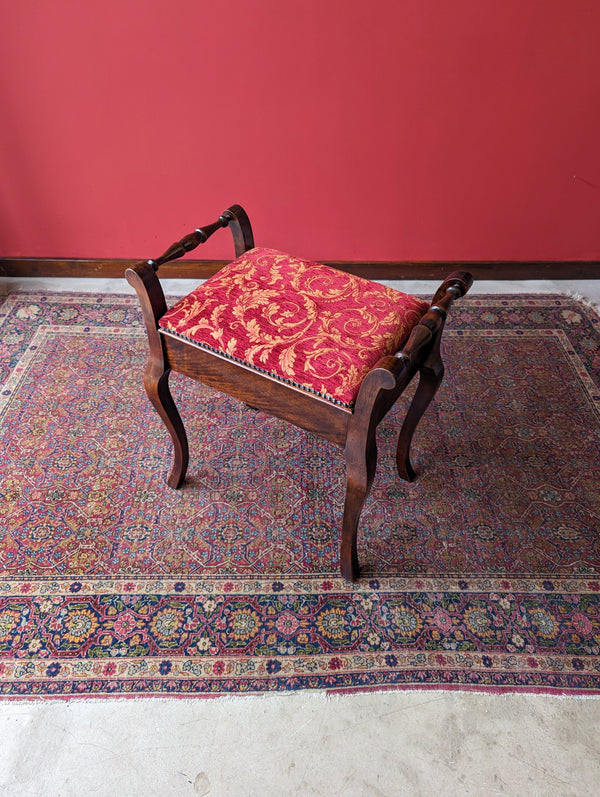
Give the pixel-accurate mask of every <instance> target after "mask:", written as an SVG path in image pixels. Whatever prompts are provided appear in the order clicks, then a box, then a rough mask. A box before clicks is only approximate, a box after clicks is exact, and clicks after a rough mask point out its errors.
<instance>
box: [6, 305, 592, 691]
mask: <svg viewBox="0 0 600 797" xmlns="http://www.w3.org/2000/svg"><path fill="white" fill-rule="evenodd" d="M145 357H146V342H145V336H144V333H143V330H142V327H141V319H140V314H139V310H138V305H137V301H136V299H135V298H133V297H129V296H104V297H95V296H92V295H89V294H62V293H55V294H52V293H46V294H44V293H38V292H36V293H30V294H26V293H14V294H10V295H9V296H8V297H5V299H4V301H3V304H2V306H1V307H0V358H1V362H0V382H1V387H0V435H1V447H0V695H3V696H5V697H6V696H8V697H31V696H58V697H69V696H76V695H80V696H94V695H97V696H106V695H110V694H116V695H119V696H127V695H131V696H134V695H176V696H185V695H218V694H223V693H231V692H235V693H243V692H268V691H277V690H294V689H329V690H342V691H345V690H366V689H382V688H388V687H420V688H427V687H432V688H458V689H479V690H492V691H495V690H512V691H517V690H519V691H529V692H535V691H550V692H557V693H561V692H566V693H579V694H582V693H599V692H600V655H599V654H600V611H599V593H600V535H599V533H598V532H599V531H600V491H598V489H597V485H598V481H599V478H600V387H599V385H600V382H599V376H600V318H599V317H598V316H597V315H596V314H595V313H594V312H593V311H592V310H591V309H589V308H587V307H586V306H584V305H583V304H580V303H578V302H577V301H575V300H573V299H570V298H568V297H564V296H548V295H541V296H540V295H527V296H474V297H472V298H469V297H467V298H466V299H463V300H462V301H461V303H460V304H459V305H458V306H457V307H456V308H455V310H454V311H453V314H452V317H451V320H450V323H449V326H448V330H447V333H446V338H445V345H444V357H445V360H446V366H447V372H446V374H447V375H446V379H445V382H444V383H443V385H442V388H441V389H440V392H439V394H438V398H437V399H436V401H435V402H434V404H433V405H432V406H431V407H430V408H429V410H428V411H427V413H426V415H425V418H424V419H423V422H422V425H421V426H420V428H419V430H418V432H417V436H416V439H415V442H414V446H413V455H414V461H415V465H416V469H417V471H418V472H419V474H420V478H419V479H418V480H417V481H416V482H415V483H413V484H405V483H403V482H401V481H399V479H398V477H397V475H396V471H395V463H394V454H395V442H396V434H397V429H398V428H399V424H400V422H401V419H402V417H403V412H404V411H405V408H406V406H407V402H408V401H409V398H410V396H407V397H406V398H405V399H404V401H402V400H401V401H399V402H398V405H397V407H396V408H395V409H394V410H393V411H392V412H391V413H390V414H389V415H388V417H387V418H386V420H385V421H384V422H383V424H382V425H381V426H380V428H379V441H380V443H379V451H380V457H379V468H378V474H377V479H376V482H375V484H374V486H373V490H372V492H371V495H370V497H369V499H368V501H367V504H366V506H365V510H364V512H363V516H362V521H361V525H360V530H359V555H360V559H361V562H362V563H363V568H364V569H363V572H364V575H363V577H362V578H361V580H360V581H359V582H358V583H357V584H354V585H351V584H348V583H346V582H345V581H343V580H341V579H340V578H339V577H338V542H339V528H340V524H341V515H342V503H343V495H344V489H343V476H344V473H343V465H342V455H341V451H339V450H338V449H337V448H335V447H334V446H332V445H331V444H329V443H327V442H326V441H323V440H320V439H318V438H316V437H314V436H313V435H311V434H309V433H308V432H304V431H302V430H299V429H296V428H295V427H292V426H290V425H287V424H285V423H284V422H283V421H278V420H275V419H273V418H269V417H267V416H266V415H264V414H262V413H260V412H255V411H253V410H251V409H249V408H247V407H246V406H245V405H243V404H240V403H238V402H236V401H235V400H233V399H230V398H228V397H226V396H223V395H221V394H219V393H217V392H215V391H212V390H209V389H206V388H202V387H200V386H199V385H196V384H192V383H190V382H187V381H186V380H184V379H179V378H177V377H173V378H172V386H173V392H174V395H175V396H176V400H177V401H178V404H179V407H180V409H181V412H182V416H183V418H184V421H185V424H186V426H187V429H188V435H189V438H190V444H191V449H192V458H191V463H190V470H189V475H188V480H187V482H186V484H185V486H184V488H183V489H182V490H180V491H173V490H170V489H169V488H168V487H167V486H166V485H165V483H164V478H165V475H166V473H167V471H168V468H169V464H170V458H171V444H170V439H169V438H168V437H167V435H166V432H165V431H164V427H163V426H162V423H161V422H160V421H159V419H158V417H157V416H156V415H155V413H154V411H153V410H152V408H151V406H150V404H149V402H148V400H147V399H146V396H145V394H144V392H143V387H142V372H143V367H144V362H145Z"/></svg>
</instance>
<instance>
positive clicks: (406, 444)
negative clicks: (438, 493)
mask: <svg viewBox="0 0 600 797" xmlns="http://www.w3.org/2000/svg"><path fill="white" fill-rule="evenodd" d="M443 378H444V363H443V362H442V360H441V358H439V359H437V360H436V361H435V362H434V364H433V365H432V366H424V367H423V368H421V370H420V371H419V386H418V387H417V390H416V392H415V395H414V397H413V400H412V402H411V404H410V407H409V408H408V412H407V413H406V417H405V419H404V423H403V424H402V429H401V430H400V436H399V438H398V448H397V450H396V466H397V468H398V474H399V476H400V478H401V479H405V480H406V481H408V482H412V481H414V479H415V478H416V476H417V474H416V473H415V471H414V469H413V466H412V464H411V461H410V444H411V443H412V439H413V435H414V433H415V430H416V428H417V426H418V425H419V421H420V420H421V418H422V417H423V414H424V413H425V410H426V409H427V407H428V406H429V404H430V403H431V401H432V399H433V397H434V396H435V394H436V393H437V391H438V388H439V386H440V385H441V383H442V379H443Z"/></svg>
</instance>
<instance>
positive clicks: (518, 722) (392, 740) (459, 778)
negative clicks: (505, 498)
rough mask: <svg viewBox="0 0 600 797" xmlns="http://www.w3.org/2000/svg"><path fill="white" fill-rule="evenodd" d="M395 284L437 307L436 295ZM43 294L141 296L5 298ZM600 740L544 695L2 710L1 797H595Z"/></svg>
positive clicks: (581, 706)
mask: <svg viewBox="0 0 600 797" xmlns="http://www.w3.org/2000/svg"><path fill="white" fill-rule="evenodd" d="M393 285H394V287H398V288H400V289H401V290H407V291H410V292H418V293H431V292H432V291H433V290H434V289H435V288H436V287H437V285H438V283H402V284H401V283H393ZM40 288H41V289H50V290H74V291H80V290H86V291H98V292H121V293H123V292H126V291H127V292H128V290H129V286H128V285H127V284H126V283H125V282H122V281H110V282H109V281H100V280H61V281H56V280H54V281H53V280H8V279H0V294H2V293H6V292H7V291H8V290H14V289H21V290H28V289H40ZM189 289H190V285H189V283H185V282H184V281H176V282H175V281H174V282H173V284H169V285H167V287H166V290H167V292H168V293H171V294H181V293H186V292H188V291H189ZM476 291H477V292H478V293H512V292H515V293H516V292H557V293H565V292H567V291H568V292H574V293H576V294H579V295H580V296H583V297H584V298H586V299H587V300H588V301H590V302H592V303H593V304H596V305H600V281H597V282H593V281H590V282H575V283H563V282H549V281H548V282H541V283H531V282H521V283H518V282H511V283H500V282H485V283H481V282H480V283H478V284H477V285H476ZM599 729H600V699H595V698H585V699H578V698H558V697H548V696H541V695H540V696H536V695H506V696H496V695H486V694H477V693H473V692H463V693H457V692H439V691H416V692H384V693H374V694H357V695H347V696H344V697H334V698H327V697H326V696H324V695H322V694H314V693H299V694H290V695H268V696H265V697H243V698H242V697H240V698H220V699H214V700H195V701H188V700H157V699H147V700H136V701H132V700H129V701H128V700H121V701H120V700H102V701H93V700H91V701H73V702H70V703H61V702H52V701H48V702H31V703H27V702H1V701H0V795H2V796H3V797H4V795H7V797H8V796H10V797H33V796H34V795H35V796H37V795H40V797H46V795H49V796H51V797H71V795H98V796H99V797H100V796H102V797H104V796H106V797H112V795H126V796H127V797H128V796H129V795H132V796H135V797H137V795H144V797H145V796H146V795H148V796H153V795H161V797H170V795H174V796H175V795H188V794H189V795H211V797H224V796H229V795H232V796H233V797H244V795H248V796H249V797H250V796H251V797H253V796H254V795H260V797H270V795H274V796H275V795H277V797H279V796H280V795H299V796H302V797H305V796H306V797H311V796H312V795H324V796H325V795H326V796H327V797H329V795H339V794H344V795H348V796H349V797H353V796H354V795H356V796H357V797H358V796H362V795H369V796H370V795H386V797H388V796H389V797H391V796H392V795H407V796H409V797H413V795H414V796H415V797H417V796H420V795H423V796H424V797H430V795H434V796H435V795H442V796H445V795H448V796H450V795H467V796H468V795H474V796H477V797H487V796H488V795H493V796H494V797H509V796H510V797H513V796H514V797H554V796H556V797H570V795H573V797H575V796H576V797H585V796H587V795H590V797H592V796H594V797H595V796H596V795H599V794H600V734H599Z"/></svg>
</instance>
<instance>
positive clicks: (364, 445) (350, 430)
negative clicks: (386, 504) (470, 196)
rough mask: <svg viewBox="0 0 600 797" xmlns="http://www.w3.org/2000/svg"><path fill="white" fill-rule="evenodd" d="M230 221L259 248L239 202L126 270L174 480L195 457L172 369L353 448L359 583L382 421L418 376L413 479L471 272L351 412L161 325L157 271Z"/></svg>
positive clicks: (407, 422)
mask: <svg viewBox="0 0 600 797" xmlns="http://www.w3.org/2000/svg"><path fill="white" fill-rule="evenodd" d="M222 227H229V229H230V230H231V232H232V235H233V241H234V246H235V255H236V257H239V256H240V255H242V254H243V253H244V252H247V251H248V250H249V249H252V248H253V247H254V236H253V233H252V227H251V225H250V221H249V219H248V216H247V215H246V212H245V211H244V209H243V208H242V207H240V206H239V205H233V206H232V207H230V208H228V209H227V210H226V211H224V212H223V214H222V215H221V216H220V217H219V219H218V220H217V221H216V222H214V223H213V224H210V225H207V226H206V227H202V228H198V229H196V230H195V231H194V232H193V233H191V234H190V235H186V236H185V237H184V238H182V239H181V241H178V242H176V243H174V244H173V245H172V246H171V247H169V249H167V251H166V252H165V253H164V254H163V255H161V256H160V257H159V258H157V259H156V260H148V261H141V262H139V263H137V264H136V265H135V266H134V267H133V268H129V269H127V271H126V272H125V277H126V279H127V281H128V282H129V283H130V285H132V286H133V287H134V288H135V290H136V292H137V295H138V298H139V301H140V304H141V308H142V314H143V319H144V325H145V327H146V332H147V334H148V343H149V346H150V356H149V359H148V364H147V367H146V371H145V376H144V386H145V388H146V393H147V395H148V398H149V399H150V401H151V402H152V404H153V406H154V408H155V409H156V411H157V412H158V414H159V415H160V417H161V418H162V420H163V422H164V424H165V426H166V428H167V430H168V432H169V434H170V435H171V438H172V440H173V448H174V457H173V465H172V468H171V471H170V473H169V476H168V478H167V484H168V485H169V486H170V487H172V488H175V489H176V488H178V487H180V486H181V484H182V482H183V480H184V479H185V475H186V471H187V467H188V462H189V448H188V440H187V435H186V432H185V428H184V425H183V422H182V420H181V416H180V415H179V411H178V410H177V407H176V405H175V402H174V400H173V397H172V395H171V392H170V390H169V375H170V373H171V371H176V372H178V373H181V374H184V375H185V376H188V377H190V378H191V379H195V380H197V381H199V382H202V383H203V384H205V385H209V386H210V387H213V388H215V389H216V390H219V391H221V392H223V393H227V394H228V395H230V396H233V397H235V398H237V399H239V400H240V401H243V402H245V403H246V404H247V405H249V406H250V407H253V408H255V409H258V410H262V411H264V412H266V413H269V414H271V415H275V416H277V417H278V418H282V419H283V420H285V421H288V422H290V423H293V424H295V425H296V426H299V427H301V428H302V429H307V430H308V431H310V432H313V433H314V434H317V435H320V436H321V437H323V438H325V439H326V440H329V441H331V442H332V443H335V444H336V445H338V446H340V447H341V448H342V449H343V450H344V460H345V464H346V497H345V502H344V515H343V522H342V533H341V544H340V570H341V573H342V575H343V576H344V578H346V579H348V580H350V581H355V580H356V579H357V578H358V577H359V574H360V566H359V562H358V555H357V544H356V541H357V532H358V523H359V519H360V514H361V511H362V508H363V505H364V502H365V500H366V498H367V495H368V494H369V490H370V488H371V485H372V483H373V479H374V477H375V470H376V466H377V446H376V429H377V426H378V424H379V423H380V422H381V420H382V419H383V418H384V417H385V415H386V414H387V413H388V412H389V410H390V409H391V407H392V406H393V405H394V403H395V402H396V400H397V399H398V397H399V396H400V394H401V393H402V392H403V391H404V389H405V388H406V386H407V385H408V384H409V382H410V381H411V380H412V379H413V377H414V376H415V375H416V374H417V373H418V374H419V384H418V387H417V389H416V391H415V395H414V398H413V400H412V402H411V405H410V407H409V409H408V412H407V414H406V417H405V419H404V422H403V425H402V428H401V430H400V435H399V438H398V447H397V453H396V464H397V469H398V473H399V475H400V477H401V478H403V479H405V480H407V481H412V480H413V479H414V478H415V476H416V474H415V471H414V470H413V467H412V465H411V461H410V445H411V441H412V438H413V435H414V432H415V430H416V428H417V425H418V423H419V421H420V419H421V417H422V416H423V413H424V412H425V410H426V409H427V407H428V406H429V403H430V402H431V400H432V399H433V397H434V396H435V394H436V392H437V390H438V388H439V386H440V384H441V382H442V379H443V376H444V364H443V361H442V357H441V354H440V341H441V336H442V332H443V329H444V323H445V320H446V316H447V313H448V310H449V309H450V306H451V305H452V302H453V301H454V300H455V299H458V298H459V297H461V296H464V295H465V294H466V293H467V291H468V290H469V288H470V287H471V285H472V282H473V278H472V276H471V274H469V273H468V272H466V271H455V272H453V273H452V274H450V275H449V276H448V277H447V278H446V279H445V280H444V282H443V283H442V284H441V286H440V287H439V288H438V290H437V291H436V293H435V295H434V297H433V299H432V301H431V304H430V307H429V310H428V311H427V312H426V313H425V315H424V316H423V317H422V318H421V320H420V321H419V323H418V324H417V325H416V326H415V327H414V328H413V329H412V332H411V333H410V335H409V336H408V339H407V340H406V341H405V342H404V343H403V344H402V345H401V347H400V349H399V351H398V352H397V353H396V354H394V355H389V356H386V357H383V358H382V359H380V360H379V362H378V363H377V364H376V365H375V367H374V368H372V369H371V370H370V371H369V372H368V373H367V375H366V377H365V378H364V380H363V382H362V385H361V387H360V390H359V393H358V397H357V399H356V403H355V405H354V407H353V408H352V409H349V408H347V407H344V406H339V405H337V404H334V403H332V402H330V401H328V400H327V399H325V398H322V397H320V396H318V395H314V394H312V393H308V392H306V391H304V390H302V389H301V388H296V387H294V386H293V385H288V384H285V383H283V382H280V381H277V380H276V379H275V378H272V377H269V376H268V375H267V374H265V373H262V372H259V371H257V370H255V369H254V368H253V367H252V366H251V365H244V364H241V363H238V362H234V361H232V360H229V359H227V358H225V357H221V356H219V355H218V354H216V353H213V352H211V351H207V350H206V349H203V348H200V346H198V345H197V344H195V343H193V342H192V341H189V340H185V339H182V338H181V337H178V336H175V335H174V334H172V333H170V332H169V331H167V330H165V329H161V328H160V327H159V324H158V322H159V320H160V318H161V317H162V316H163V315H164V314H165V313H166V311H167V304H166V301H165V296H164V293H163V290H162V286H161V284H160V282H159V279H158V276H157V273H156V272H157V271H158V269H159V267H160V266H161V265H163V264H164V263H167V262H169V261H170V260H175V259H176V258H179V257H181V256H182V255H184V254H185V253H186V252H189V251H191V250H192V249H195V248H196V246H198V245H199V244H202V243H204V242H205V241H207V240H208V238H209V237H210V236H211V235H212V234H213V233H214V232H216V231H217V230H218V229H220V228H222Z"/></svg>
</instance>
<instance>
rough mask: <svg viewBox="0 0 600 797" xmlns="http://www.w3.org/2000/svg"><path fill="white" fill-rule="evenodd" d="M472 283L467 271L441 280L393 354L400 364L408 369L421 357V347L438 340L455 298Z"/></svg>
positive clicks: (455, 272) (464, 291)
mask: <svg viewBox="0 0 600 797" xmlns="http://www.w3.org/2000/svg"><path fill="white" fill-rule="evenodd" d="M472 284H473V277H472V275H471V274H470V273H469V272H468V271H454V272H453V273H452V274H450V275H449V276H448V277H446V279H445V280H444V281H443V282H442V284H441V285H440V287H439V288H438V289H437V291H436V292H435V295H434V297H433V299H432V301H431V304H430V306H429V310H428V311H427V312H426V313H425V315H424V316H423V317H422V318H421V320H420V321H419V323H418V324H417V325H416V326H415V327H413V330H412V332H411V333H410V336H409V338H408V340H407V341H406V343H405V344H404V346H402V348H401V349H400V351H398V352H397V353H396V355H395V357H396V360H398V361H400V363H401V365H402V366H404V367H406V368H408V369H410V368H411V367H412V366H413V365H414V364H415V363H417V362H418V361H420V360H422V359H423V349H424V348H425V347H427V346H428V345H429V344H430V343H431V342H432V341H435V340H436V339H437V340H439V336H440V334H441V331H442V329H443V327H444V323H445V321H446V316H447V315H448V311H449V310H450V307H451V306H452V302H454V300H455V299H460V297H461V296H464V295H465V293H467V291H468V290H469V288H470V287H471V285H472Z"/></svg>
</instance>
